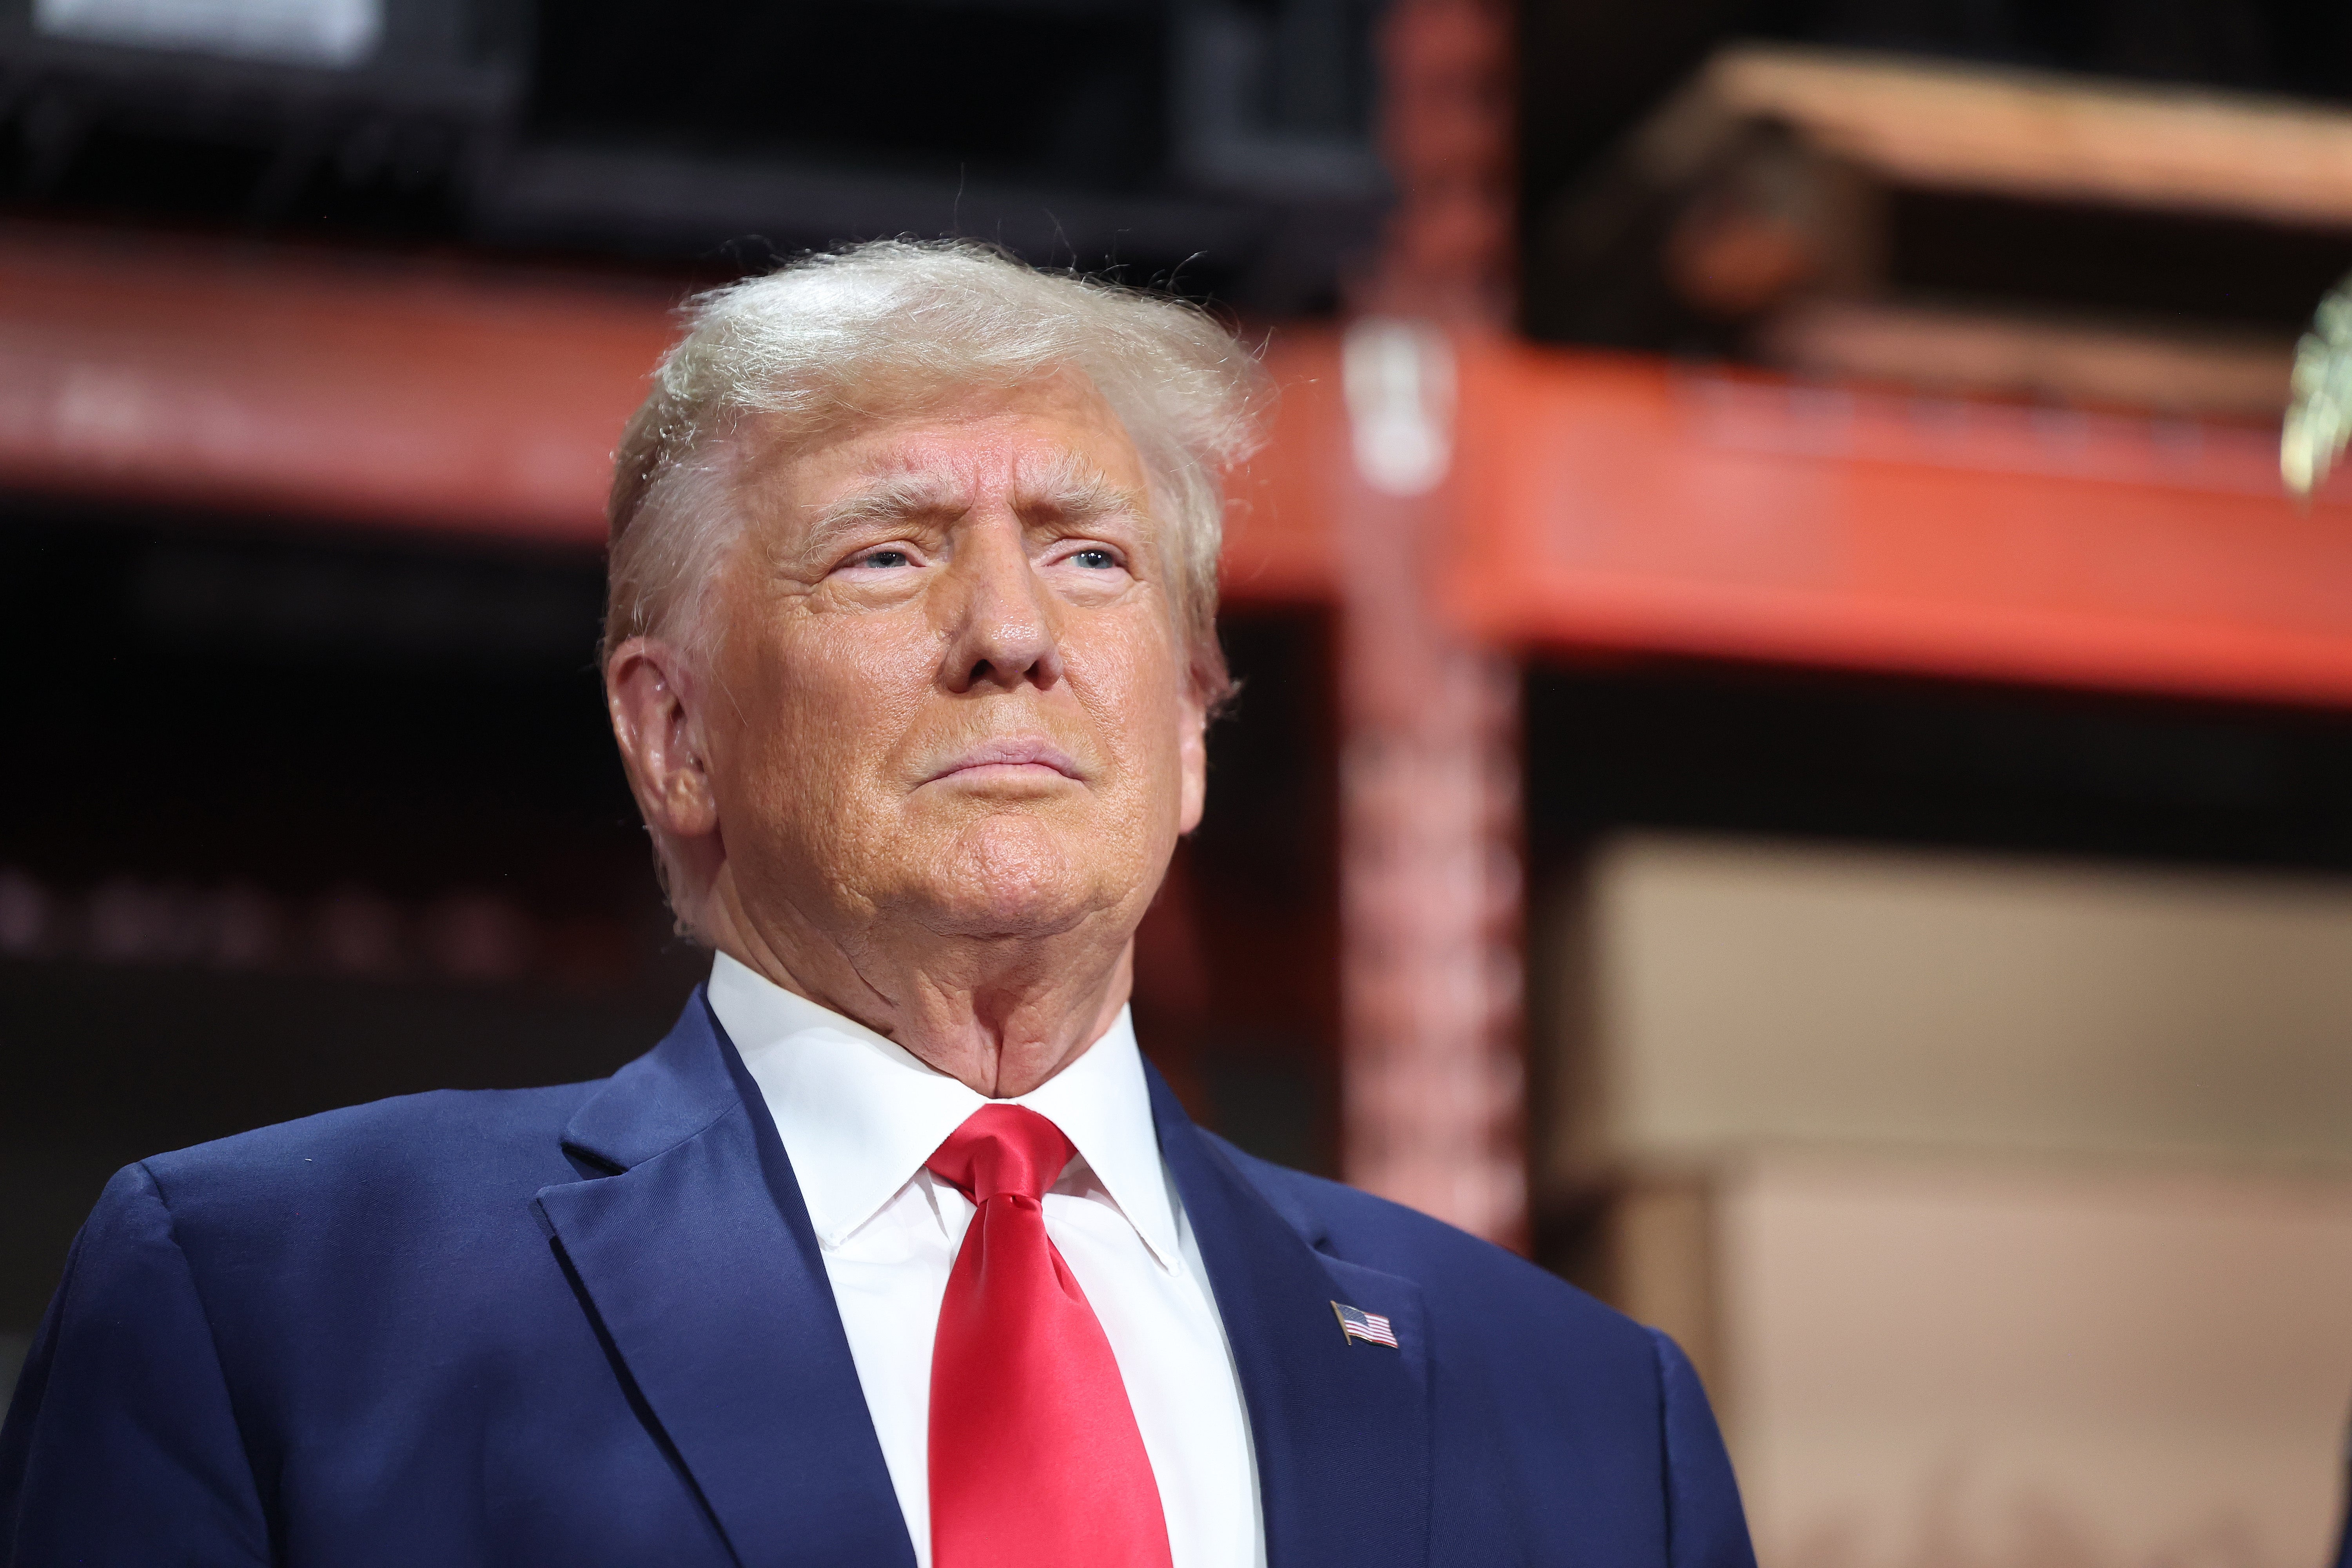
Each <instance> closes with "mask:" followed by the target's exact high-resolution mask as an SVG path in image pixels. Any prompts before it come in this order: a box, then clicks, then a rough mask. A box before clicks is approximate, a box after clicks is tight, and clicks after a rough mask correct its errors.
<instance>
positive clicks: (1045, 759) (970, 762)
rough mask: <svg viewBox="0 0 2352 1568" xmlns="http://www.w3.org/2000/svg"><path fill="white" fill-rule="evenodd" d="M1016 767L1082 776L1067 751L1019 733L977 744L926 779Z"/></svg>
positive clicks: (1068, 776) (932, 781)
mask: <svg viewBox="0 0 2352 1568" xmlns="http://www.w3.org/2000/svg"><path fill="white" fill-rule="evenodd" d="M1014 770H1018V771H1020V772H1022V773H1059V774H1060V775H1061V776H1062V777H1064V778H1066V779H1082V775H1081V774H1080V773H1079V771H1078V764H1077V763H1076V761H1074V760H1073V759H1072V758H1071V756H1070V754H1069V753H1068V752H1065V751H1063V750H1062V749H1061V748H1060V747H1059V746H1056V745H1055V744H1054V743H1053V742H1050V741H1048V740H1046V739H1045V738H1044V737H1043V736H1040V735H1018V736H1013V737H1010V738H1008V739H1005V740H999V741H990V742H985V743H983V744H982V745H978V746H974V747H973V748H972V749H971V750H970V751H968V752H962V753H961V754H960V755H958V756H957V757H956V758H954V759H953V760H952V761H950V763H948V764H947V765H946V766H945V767H942V768H940V769H939V770H938V771H937V772H935V773H932V774H931V776H930V777H929V778H928V779H925V780H924V781H923V782H924V783H925V784H937V783H939V782H940V780H942V779H950V778H958V777H973V776H982V777H984V776H986V775H987V774H989V773H998V772H1000V771H1003V772H1006V773H1011V772H1013V771H1014Z"/></svg>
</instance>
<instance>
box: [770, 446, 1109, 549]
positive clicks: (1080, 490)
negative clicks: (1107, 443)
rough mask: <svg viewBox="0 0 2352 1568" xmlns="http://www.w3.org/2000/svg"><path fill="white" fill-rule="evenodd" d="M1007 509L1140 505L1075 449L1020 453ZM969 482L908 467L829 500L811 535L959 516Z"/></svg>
mask: <svg viewBox="0 0 2352 1568" xmlns="http://www.w3.org/2000/svg"><path fill="white" fill-rule="evenodd" d="M972 501H973V497H972V494H971V487H970V486H969V485H967V484H965V483H964V482H962V481H961V480H960V479H956V478H955V477H954V476H952V475H950V474H945V473H942V472H940V470H938V469H936V468H908V469H906V470H904V471H902V472H899V473H896V474H891V475H888V476H887V477H885V478H884V479H880V480H879V481H877V483H874V484H871V485H868V486H866V488H865V489H860V490H856V491H854V492H853V493H851V494H849V495H846V496H844V497H842V498H841V499H840V500H836V501H835V502H834V503H833V504H832V505H831V506H828V507H826V508H825V509H824V511H823V512H821V513H819V514H818V516H817V520H816V523H815V526H814V529H813V530H812V531H811V537H812V538H815V539H824V538H826V537H828V536H830V535H832V534H835V533H838V532H842V531H847V530H851V529H856V528H861V527H865V526H867V525H870V524H873V523H877V522H898V521H911V520H913V519H916V518H922V517H951V516H959V515H961V514H962V513H964V512H966V511H969V510H971V507H972ZM1013 509H1014V510H1016V511H1019V512H1022V513H1024V515H1025V514H1028V513H1032V512H1039V511H1045V512H1051V513H1053V514H1054V515H1055V517H1056V518H1058V519H1060V520H1061V521H1064V522H1070V523H1087V522H1091V521H1095V520H1096V519H1097V518H1103V517H1117V516H1119V515H1121V514H1122V513H1140V512H1142V511H1144V510H1145V508H1144V506H1143V504H1142V501H1141V500H1140V498H1139V497H1137V496H1134V495H1131V494H1129V492H1128V491H1126V490H1123V489H1120V488H1119V487H1118V485H1117V484H1116V483H1114V482H1113V481H1112V479H1111V478H1110V476H1109V475H1108V474H1106V473H1104V472H1103V471H1102V470H1101V469H1100V468H1096V467H1095V466H1094V465H1093V464H1092V463H1089V462H1087V460H1086V459H1085V458H1082V457H1080V456H1078V454H1076V452H1065V453H1063V454H1062V455H1061V456H1060V457H1059V458H1054V459H1052V460H1050V461H1042V460H1033V459H1025V458H1024V460H1023V461H1022V463H1021V465H1020V466H1019V467H1018V468H1016V469H1015V470H1014V472H1013Z"/></svg>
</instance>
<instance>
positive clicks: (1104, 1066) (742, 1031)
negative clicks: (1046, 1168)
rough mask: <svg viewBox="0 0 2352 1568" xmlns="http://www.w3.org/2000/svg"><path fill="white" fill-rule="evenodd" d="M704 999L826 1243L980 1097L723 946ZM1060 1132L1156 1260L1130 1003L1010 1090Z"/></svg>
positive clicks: (1154, 1203) (1160, 1192)
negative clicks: (1049, 1073) (1071, 1052)
mask: <svg viewBox="0 0 2352 1568" xmlns="http://www.w3.org/2000/svg"><path fill="white" fill-rule="evenodd" d="M708 994H709V999H710V1010H711V1011H712V1012H713V1013H715V1014H717V1015H718V1016H719V1025H720V1026H722V1027H723V1028H725V1029H726V1031H727V1037H728V1038H729V1039H730V1040H732V1041H733V1042H734V1044H735V1049H736V1051H737V1053H738V1054H739V1055H740V1056H741V1057H742V1058H743V1066H744V1068H745V1069H746V1070H748V1071H749V1072H750V1073H751V1080H752V1081H753V1082H754V1083H756V1084H758V1085H759V1086H760V1093H761V1097H762V1098H763V1099H765V1100H766V1101H767V1103H768V1114H769V1115H770V1116H772V1118H774V1120H775V1123H776V1134H777V1136H778V1137H779V1138H781V1139H782V1141H783V1145H784V1152H785V1153H786V1154H787V1155H788V1156H789V1157H790V1158H791V1160H792V1163H793V1175H794V1176H795V1177H796V1178H797V1179H798V1180H799V1183H800V1188H801V1197H802V1200H803V1202H804V1203H806V1204H807V1205H808V1211H809V1222H810V1224H811V1225H813V1226H814V1227H815V1229H816V1236H817V1240H818V1241H819V1242H820V1243H821V1244H822V1245H824V1247H828V1248H830V1247H838V1246H840V1245H841V1243H842V1242H844V1241H845V1240H847V1239H848V1238H849V1237H850V1236H851V1234H852V1233H854V1232H855V1231H856V1229H857V1228H858V1227H859V1226H863V1225H864V1224H865V1223H866V1221H867V1220H870V1219H872V1218H873V1217H874V1215H876V1214H877V1212H879V1211H880V1209H881V1207H882V1205H885V1204H887V1203H888V1202H889V1201H890V1199H891V1198H892V1196H893V1195H895V1194H897V1193H898V1189H899V1188H901V1187H903V1186H905V1185H906V1184H907V1183H908V1182H909V1181H910V1180H912V1179H913V1178H914V1175H915V1173H917V1172H918V1171H919V1170H921V1169H922V1166H923V1162H924V1161H926V1160H928V1159H929V1158H930V1156H931V1153H932V1152H933V1151H934V1150H936V1149H937V1148H938V1147H939V1146H940V1143H942V1142H945V1141H946V1139H947V1136H948V1134H949V1133H950V1132H952V1131H955V1130H956V1129H957V1128H958V1127H961V1126H962V1125H963V1122H964V1119H965V1118H966V1117H968V1116H970V1115H971V1113H972V1112H973V1111H975V1110H979V1109H980V1108H981V1107H982V1106H983V1105H986V1104H988V1103H989V1100H987V1099H986V1097H984V1096H982V1094H980V1093H979V1092H978V1091H977V1090H975V1089H971V1087H970V1086H969V1085H967V1084H965V1083H963V1082H961V1081H960V1080H959V1079H952V1078H950V1077H949V1076H948V1075H947V1074H945V1073H942V1072H940V1071H938V1070H936V1069H935V1068H930V1067H929V1066H927V1065H925V1064H924V1063H923V1062H921V1061H919V1060H918V1059H916V1058H915V1057H914V1056H912V1055H911V1054H909V1053H908V1051H907V1050H906V1049H905V1048H904V1047H900V1046H898V1045H897V1044H895V1043H894V1042H892V1041H890V1040H888V1039H886V1038H884V1037H882V1036H880V1035H877V1034H876V1033H875V1032H874V1031H873V1030H871V1029H869V1028H867V1027H866V1026H864V1025H862V1024H859V1023H856V1022H855V1021H854V1020H852V1019H849V1018H845V1017H843V1016H841V1015H840V1014H838V1013H835V1012H833V1011H831V1010H830V1009H828V1008H825V1007H821V1006H819V1005H817V1004H815V1003H814V1002H812V1001H810V1000H808V999H807V998H806V997H804V996H799V995H795V994H793V993H792V992H790V991H787V990H785V989H784V988H783V987H782V986H781V985H778V984H775V983H774V982H772V981H771V980H768V979H766V978H765V977H763V976H761V975H760V974H759V973H755V972H754V971H752V970H751V969H750V968H748V967H747V966H745V965H744V964H741V963H738V962H736V961H735V960H734V959H732V958H730V957H729V956H727V955H726V954H725V953H723V952H722V953H720V954H719V955H718V957H717V959H716V960H715V961H714V962H713V963H712V964H711V968H710V984H709V991H708ZM1012 1103H1013V1104H1014V1105H1023V1106H1027V1107H1028V1108H1029V1109H1030V1110H1034V1111H1035V1112H1037V1114H1038V1115H1040V1116H1043V1117H1045V1119H1046V1120H1047V1121H1051V1122H1053V1124H1054V1125H1055V1126H1056V1127H1058V1128H1060V1129H1061V1130H1062V1133H1063V1136H1065V1137H1066V1138H1068V1139H1069V1141H1070V1142H1071V1143H1073V1144H1074V1145H1076V1148H1077V1151H1078V1156H1079V1158H1081V1159H1083V1160H1084V1161H1085V1162H1086V1163H1087V1166H1088V1168H1089V1169H1091V1170H1092V1171H1093V1172H1094V1174H1095V1179H1096V1180H1097V1181H1098V1182H1100V1183H1101V1184H1102V1186H1103V1190H1104V1191H1105V1192H1107V1193H1108V1194H1109V1195H1110V1200H1111V1202H1112V1204H1113V1205H1116V1206H1117V1207H1118V1211H1119V1212H1120V1213H1121V1214H1122V1215H1126V1216H1127V1220H1128V1223H1129V1224H1130V1225H1132V1226H1135V1229H1136V1233H1137V1234H1138V1235H1139V1236H1140V1237H1142V1238H1143V1241H1144V1245H1145V1246H1147V1247H1150V1249H1151V1252H1152V1255H1153V1257H1155V1258H1158V1259H1159V1261H1160V1266H1161V1267H1162V1268H1175V1267H1176V1266H1177V1258H1178V1256H1179V1254H1178V1250H1177V1239H1176V1215H1175V1209H1174V1207H1173V1205H1172V1203H1171V1198H1170V1194H1169V1190H1168V1179H1167V1173H1166V1170H1165V1168H1164V1167H1163V1165H1162V1164H1161V1163H1160V1139H1159V1133H1158V1130H1157V1128H1156V1127H1155V1125H1154V1124H1153V1122H1152V1120H1151V1096H1150V1089H1148V1088H1147V1087H1146V1085H1145V1083H1144V1078H1143V1058H1142V1054H1141V1052H1140V1051H1139V1050H1138V1049H1137V1047H1136V1043H1135V1026H1134V1024H1133V1022H1132V1020H1131V1019H1130V1018H1129V1016H1128V1010H1127V1009H1126V1008H1124V1007H1122V1008H1120V1009H1119V1012H1118V1017H1117V1018H1116V1019H1115V1020H1113V1021H1112V1024H1111V1026H1110V1027H1109V1028H1108V1029H1107V1030H1105V1031H1104V1033H1103V1035H1102V1037H1100V1038H1099V1039H1097V1040H1096V1041H1095V1043H1094V1044H1093V1045H1092V1046H1090V1047H1087V1049H1086V1050H1084V1051H1081V1052H1080V1053H1079V1054H1078V1057H1077V1059H1076V1060H1075V1061H1073V1062H1071V1063H1070V1064H1069V1065H1067V1066H1066V1067H1065V1068H1062V1070H1061V1071H1060V1072H1058V1073H1055V1075H1054V1076H1053V1077H1052V1078H1049V1079H1046V1080H1045V1082H1044V1083H1042V1084H1040V1085H1038V1086H1037V1087H1036V1088H1035V1089H1031V1090H1030V1091H1029V1092H1028V1093H1027V1094H1024V1095H1020V1096H1017V1097H1015V1098H1014V1099H1013V1100H1012Z"/></svg>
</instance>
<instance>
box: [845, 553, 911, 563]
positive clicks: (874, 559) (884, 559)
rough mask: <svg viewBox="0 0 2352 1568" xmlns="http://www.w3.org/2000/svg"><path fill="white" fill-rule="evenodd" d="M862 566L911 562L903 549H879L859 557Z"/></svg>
mask: <svg viewBox="0 0 2352 1568" xmlns="http://www.w3.org/2000/svg"><path fill="white" fill-rule="evenodd" d="M857 564H859V565H860V566H885V567H887V566H905V565H908V564H910V563H909V562H908V559H907V552H905V551H903V550H877V551H874V552H870V553H868V554H866V555H862V556H860V557H858V560H857Z"/></svg>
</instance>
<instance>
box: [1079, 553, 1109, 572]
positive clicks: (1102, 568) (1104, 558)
mask: <svg viewBox="0 0 2352 1568" xmlns="http://www.w3.org/2000/svg"><path fill="white" fill-rule="evenodd" d="M1070 559H1071V560H1073V561H1075V562H1076V563H1078V564H1079V565H1081V566H1083V567H1085V568H1087V570H1088V571H1090V572H1108V571H1109V570H1110V569H1111V568H1112V567H1114V566H1116V565H1118V562H1116V561H1114V560H1112V559H1111V554H1110V552H1109V551H1108V550H1081V551H1079V552H1077V553H1076V554H1075V555H1073V556H1071V557H1070Z"/></svg>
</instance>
